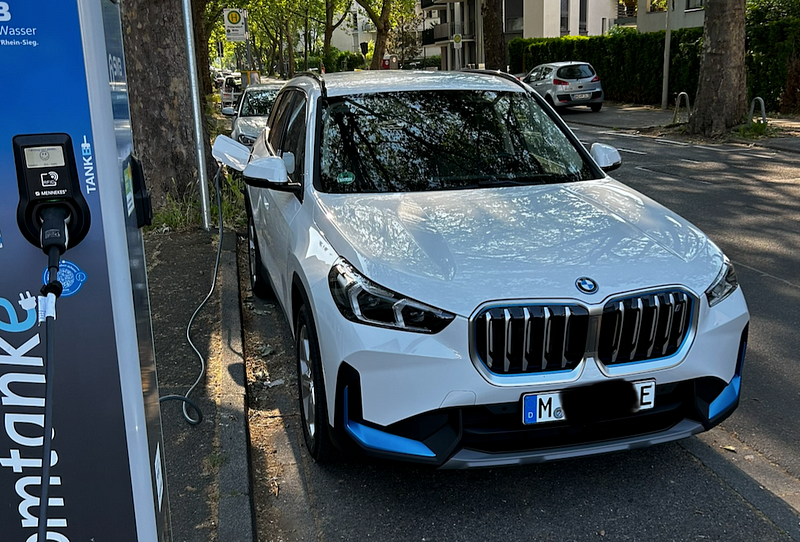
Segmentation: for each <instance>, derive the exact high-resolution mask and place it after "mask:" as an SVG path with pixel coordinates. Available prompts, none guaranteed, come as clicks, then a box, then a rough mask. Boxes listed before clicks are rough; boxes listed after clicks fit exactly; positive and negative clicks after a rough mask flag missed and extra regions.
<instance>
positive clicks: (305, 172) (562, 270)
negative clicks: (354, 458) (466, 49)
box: [214, 71, 749, 468]
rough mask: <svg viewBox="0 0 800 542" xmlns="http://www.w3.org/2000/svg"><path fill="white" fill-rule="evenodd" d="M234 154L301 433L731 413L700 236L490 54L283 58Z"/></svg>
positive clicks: (739, 315) (734, 345) (520, 458)
mask: <svg viewBox="0 0 800 542" xmlns="http://www.w3.org/2000/svg"><path fill="white" fill-rule="evenodd" d="M268 126H269V127H268V130H266V131H265V132H263V133H262V134H261V135H260V136H259V138H258V140H257V141H256V143H255V146H254V148H253V151H252V154H251V153H250V151H249V150H248V149H247V148H246V147H243V146H241V145H239V144H238V143H236V142H234V141H232V140H230V139H229V138H224V137H220V138H218V140H217V141H216V142H215V147H214V150H215V152H214V154H215V156H217V157H218V158H219V159H220V160H222V161H223V162H224V163H226V164H228V165H230V166H233V167H235V168H236V169H239V170H243V171H244V178H245V181H246V183H247V185H248V187H247V199H248V209H249V218H250V225H249V228H248V230H249V237H250V247H251V250H250V252H251V254H250V258H251V275H252V284H253V289H254V291H255V292H256V293H257V294H260V295H267V294H270V293H274V295H275V297H276V298H277V300H278V302H279V303H280V305H281V306H282V308H283V310H284V312H285V314H286V316H287V319H288V321H289V322H290V324H291V326H292V329H293V332H294V336H295V339H296V344H297V366H298V367H297V368H298V388H299V390H298V395H299V398H300V406H301V409H302V416H303V420H304V433H305V440H306V444H307V447H308V451H309V452H310V454H311V456H313V458H314V459H316V460H317V461H325V460H328V459H330V458H331V455H332V454H333V452H334V450H335V448H339V449H342V450H349V451H352V450H362V451H363V452H365V453H367V454H370V455H374V456H380V457H386V458H394V459H402V460H408V461H416V462H420V463H427V464H432V465H435V466H441V467H445V468H463V467H487V466H495V465H512V464H523V463H532V462H539V461H546V460H552V459H561V458H567V457H576V456H582V455H587V454H596V453H603V452H610V451H615V450H624V449H630V448H636V447H641V446H648V445H651V444H655V443H660V442H666V441H671V440H675V439H680V438H684V437H687V436H690V435H692V434H695V433H698V432H701V431H703V430H705V429H708V428H710V427H712V426H714V425H716V424H717V423H719V422H720V421H722V420H723V419H724V418H726V417H727V416H728V415H730V414H731V412H732V411H733V410H734V409H735V408H736V406H737V404H738V400H739V389H740V382H741V380H740V379H741V371H742V363H743V359H744V352H745V345H746V341H747V327H748V322H749V315H748V311H747V306H746V304H745V300H744V296H743V295H742V292H741V289H740V288H739V287H738V282H737V279H736V274H735V272H734V269H733V266H732V265H731V263H730V262H729V261H728V259H727V258H726V257H725V255H724V254H723V253H722V252H721V251H720V249H719V248H718V247H717V246H716V245H715V244H714V243H713V242H711V241H710V240H709V239H708V238H707V237H706V236H705V235H704V234H703V233H702V232H701V231H699V230H698V229H697V228H696V227H694V226H693V225H692V224H690V223H689V222H687V221H686V220H684V219H682V218H681V217H679V216H677V215H676V214H674V213H672V212H670V211H669V210H668V209H666V208H664V207H662V206H661V205H659V204H658V203H656V202H654V201H652V200H651V199H649V198H648V197H646V196H644V195H642V194H640V193H638V192H636V191H634V190H632V189H630V188H628V187H627V186H625V185H623V184H621V183H619V182H617V181H615V180H614V179H612V178H611V177H609V176H608V175H607V174H606V171H610V170H612V169H614V168H615V167H618V166H619V164H620V159H619V153H618V152H616V150H615V149H613V148H612V147H608V146H605V145H599V144H595V145H593V146H592V149H591V152H587V151H586V149H584V147H583V146H582V145H581V143H580V142H579V141H578V140H577V139H576V138H575V136H574V135H573V134H572V132H571V131H570V130H569V129H568V128H567V127H566V125H565V124H564V123H563V122H562V121H561V119H560V118H559V117H558V115H557V114H555V113H554V111H553V110H552V108H551V107H550V106H548V105H547V104H546V103H545V102H544V101H543V100H542V98H541V97H539V96H538V95H537V94H536V93H535V92H532V91H531V90H530V89H529V87H527V86H525V85H523V84H522V83H519V82H518V81H516V80H515V79H513V78H511V77H507V76H504V75H503V74H498V73H490V72H445V73H439V72H398V71H392V72H358V73H337V74H330V75H324V76H322V77H319V76H316V75H303V76H299V77H296V78H295V79H293V80H291V81H290V82H289V83H288V84H287V85H286V87H284V89H283V90H282V91H281V92H280V94H279V96H278V98H277V101H276V103H275V106H274V108H273V110H272V114H271V116H270V120H269V125H268Z"/></svg>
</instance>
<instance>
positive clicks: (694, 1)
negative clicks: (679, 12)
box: [686, 0, 706, 11]
mask: <svg viewBox="0 0 800 542" xmlns="http://www.w3.org/2000/svg"><path fill="white" fill-rule="evenodd" d="M705 5H706V1H705V0H686V11H689V10H690V9H703V8H704V7H705Z"/></svg>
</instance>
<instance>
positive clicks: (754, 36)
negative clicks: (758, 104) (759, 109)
mask: <svg viewBox="0 0 800 542" xmlns="http://www.w3.org/2000/svg"><path fill="white" fill-rule="evenodd" d="M798 56H800V19H795V18H789V19H783V20H780V21H775V22H773V23H770V24H763V25H758V26H752V27H750V28H748V32H747V56H746V58H745V65H746V67H747V91H748V96H749V97H751V98H752V97H753V96H761V97H762V98H763V99H764V104H765V105H766V107H767V109H768V110H769V111H778V110H783V111H786V112H797V107H798V105H797V100H796V99H793V98H794V96H795V95H796V92H797V88H798V86H800V81H798V80H797V75H796V70H795V75H794V76H793V77H791V78H790V77H788V73H789V65H790V64H791V63H792V61H795V62H796V61H797V58H798Z"/></svg>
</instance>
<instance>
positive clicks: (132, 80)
mask: <svg viewBox="0 0 800 542" xmlns="http://www.w3.org/2000/svg"><path fill="white" fill-rule="evenodd" d="M178 21H181V22H182V21H183V10H182V6H181V3H180V2H175V1H172V0H126V1H125V2H123V3H122V25H123V35H124V45H125V54H126V57H127V62H126V64H127V69H128V93H129V98H130V106H131V127H132V129H133V140H134V145H135V147H136V153H137V154H138V155H139V156H140V157H141V159H142V166H143V168H144V172H145V175H146V177H147V179H148V182H149V185H150V186H149V188H150V191H151V193H152V196H153V203H154V205H155V206H159V205H160V204H163V203H164V202H165V201H166V198H167V195H171V196H172V197H173V198H175V199H177V200H179V201H184V200H185V199H186V198H191V197H194V195H195V194H196V193H197V162H196V155H195V150H194V149H195V145H194V141H195V137H194V124H193V120H192V99H191V89H190V85H189V78H188V77H187V76H186V67H187V65H188V56H187V52H186V42H185V33H184V28H183V24H181V23H178ZM166 66H171V67H172V68H171V69H164V67H166Z"/></svg>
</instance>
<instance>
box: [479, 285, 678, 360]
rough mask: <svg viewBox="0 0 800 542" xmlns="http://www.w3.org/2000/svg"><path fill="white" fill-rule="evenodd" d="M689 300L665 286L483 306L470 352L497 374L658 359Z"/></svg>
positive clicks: (668, 351) (674, 341)
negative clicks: (601, 298) (604, 298)
mask: <svg viewBox="0 0 800 542" xmlns="http://www.w3.org/2000/svg"><path fill="white" fill-rule="evenodd" d="M693 306H694V298H693V297H692V296H691V295H689V294H688V293H686V292H683V291H681V290H671V291H664V292H653V293H645V294H637V295H632V296H628V297H624V298H618V299H613V300H611V301H609V302H608V303H606V304H605V306H604V307H603V308H602V309H601V308H600V307H592V308H591V310H590V309H587V308H586V307H583V306H580V305H568V304H553V303H548V304H542V305H536V304H531V305H515V306H500V307H487V308H484V309H483V310H481V311H480V312H479V313H478V314H477V315H476V316H475V317H474V318H473V319H472V325H473V341H474V343H473V344H475V355H476V356H477V358H478V361H480V363H482V364H483V365H484V366H485V367H486V368H487V369H488V370H489V371H490V372H492V373H494V374H499V375H518V374H536V373H550V372H556V371H571V370H572V369H574V368H575V367H577V366H578V364H579V363H581V361H583V360H584V359H585V358H586V357H588V356H589V355H593V356H594V355H596V357H597V358H598V359H599V361H600V362H602V363H603V364H604V365H607V366H610V365H620V364H624V363H631V362H638V361H650V360H656V359H659V358H664V357H668V356H671V355H672V354H674V353H675V352H677V351H678V349H679V348H680V347H681V345H682V344H683V341H684V340H685V339H686V336H687V335H688V334H689V330H690V327H691V325H692V312H693ZM590 330H592V331H591V333H590ZM595 352H596V354H594V353H595Z"/></svg>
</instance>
